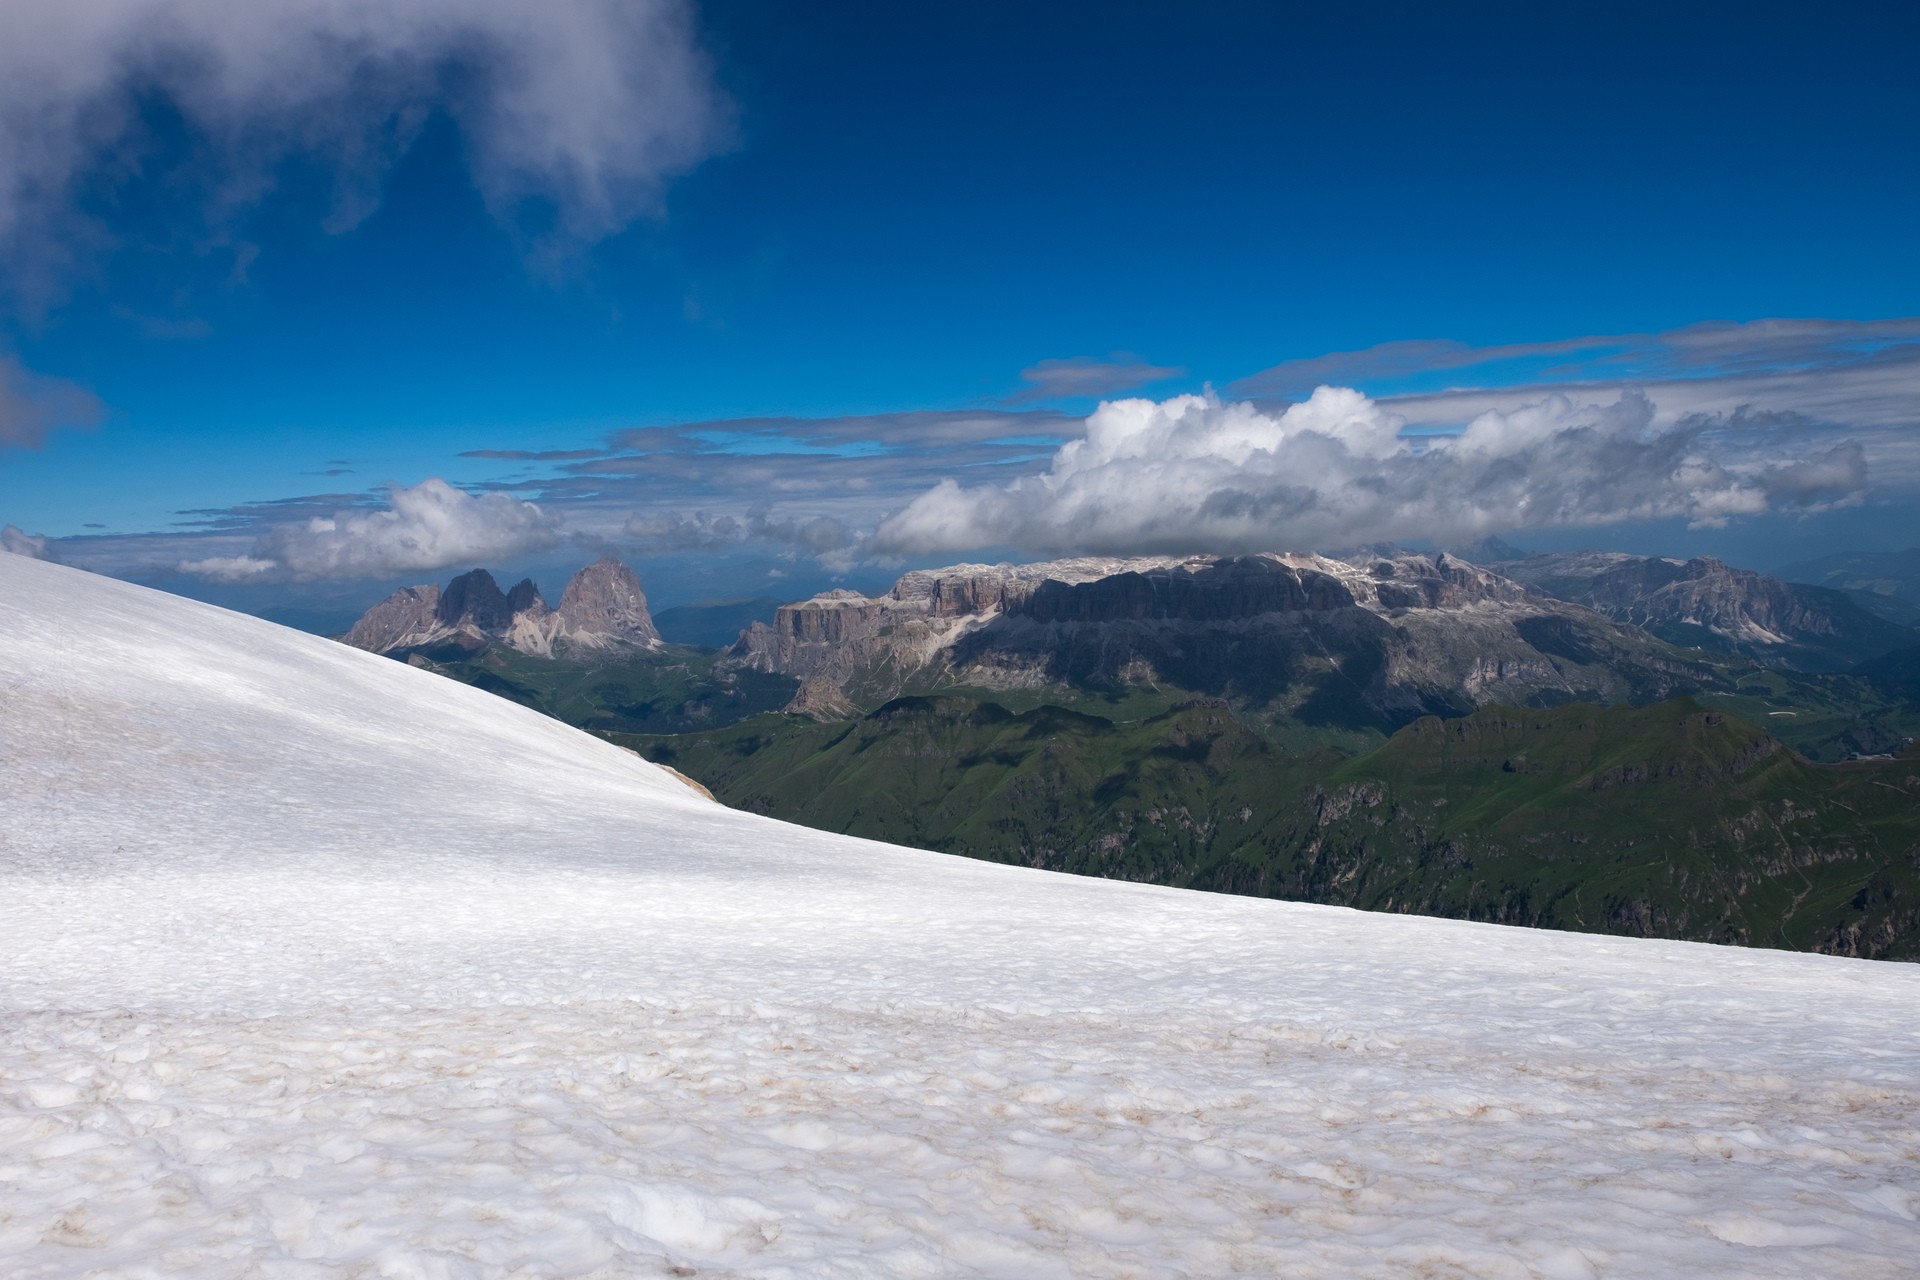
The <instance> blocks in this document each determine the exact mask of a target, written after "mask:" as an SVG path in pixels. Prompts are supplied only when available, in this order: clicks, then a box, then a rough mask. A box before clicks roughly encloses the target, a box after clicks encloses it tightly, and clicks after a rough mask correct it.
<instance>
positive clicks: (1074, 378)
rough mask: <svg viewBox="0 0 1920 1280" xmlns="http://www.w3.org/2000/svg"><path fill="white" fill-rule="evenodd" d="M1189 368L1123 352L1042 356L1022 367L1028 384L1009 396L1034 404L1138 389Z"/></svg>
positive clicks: (1010, 400)
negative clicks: (1100, 355)
mask: <svg viewBox="0 0 1920 1280" xmlns="http://www.w3.org/2000/svg"><path fill="white" fill-rule="evenodd" d="M1186 372H1187V371H1186V370H1185V369H1179V368H1174V367H1171V366H1168V365H1157V364H1148V363H1146V362H1145V361H1142V360H1136V359H1134V358H1132V357H1131V356H1121V355H1116V356H1110V357H1108V358H1107V359H1105V360H1098V359H1095V358H1093V357H1091V356H1072V357H1069V358H1067V359H1064V360H1042V361H1039V362H1038V363H1036V364H1031V365H1028V366H1027V367H1026V368H1024V369H1022V370H1021V371H1020V380H1021V381H1022V382H1024V383H1026V386H1025V387H1024V388H1022V389H1021V390H1019V391H1017V392H1015V393H1014V394H1013V395H1012V396H1010V397H1008V401H1007V402H1008V403H1009V404H1031V403H1036V402H1038V401H1043V400H1064V399H1072V398H1080V397H1094V398H1100V397H1104V396H1111V395H1117V394H1119V393H1120V392H1122V391H1133V390H1137V389H1138V388H1140V387H1146V386H1151V385H1153V384H1154V383H1156V382H1165V381H1167V380H1168V379H1170V378H1179V377H1184V376H1185V375H1186Z"/></svg>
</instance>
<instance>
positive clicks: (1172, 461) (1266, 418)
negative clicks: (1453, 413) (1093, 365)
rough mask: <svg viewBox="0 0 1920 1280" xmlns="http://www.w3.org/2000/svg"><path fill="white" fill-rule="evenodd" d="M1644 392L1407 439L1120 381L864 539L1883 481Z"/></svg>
mask: <svg viewBox="0 0 1920 1280" xmlns="http://www.w3.org/2000/svg"><path fill="white" fill-rule="evenodd" d="M1655 418H1656V414H1655V409H1654V405H1653V402H1652V401H1650V400H1649V399H1647V398H1646V397H1645V396H1644V395H1640V394H1638V393H1633V392H1628V393H1624V394H1622V395H1620V396H1619V398H1618V399H1616V400H1614V401H1613V402H1612V403H1610V404H1595V403H1590V402H1584V401H1578V400H1574V399H1570V398H1568V397H1566V396H1560V395H1554V396H1549V397H1547V398H1545V399H1543V400H1540V401H1538V402H1535V403H1532V404H1527V405H1523V406H1520V407H1518V408H1516V409H1514V410H1511V411H1506V412H1501V411H1491V410H1490V411H1488V412H1485V413H1482V414H1480V415H1479V416H1477V417H1475V418H1474V419H1473V420H1472V421H1471V422H1469V423H1468V424H1467V425H1466V427H1465V428H1464V429H1463V430H1461V431H1460V432H1459V433H1458V434H1455V435H1436V436H1429V437H1424V438H1421V437H1415V438H1412V439H1407V438H1403V437H1402V435H1401V432H1402V430H1403V428H1404V427H1405V426H1406V419H1405V418H1404V417H1403V416H1402V415H1401V414H1399V413H1397V412H1395V411H1394V410H1393V409H1391V408H1388V407H1386V406H1383V405H1381V404H1379V403H1377V402H1375V401H1373V400H1371V399H1369V398H1368V397H1366V396H1364V395H1362V394H1361V393H1360V392H1358V391H1355V390H1353V389H1351V388H1346V387H1328V386H1323V387H1320V388H1319V389H1317V390H1316V391H1315V392H1314V393H1313V394H1312V396H1311V397H1309V398H1308V399H1306V400H1304V401H1302V402H1300V403H1298V404H1294V405H1292V406H1290V407H1288V408H1287V409H1286V410H1284V411H1283V412H1279V413H1272V412H1268V411H1265V410H1262V409H1260V408H1257V407H1256V406H1254V405H1253V404H1251V403H1247V402H1236V403H1229V402H1223V401H1222V400H1220V399H1219V398H1218V397H1216V396H1212V395H1203V396H1202V395H1189V396H1178V397H1175V398H1173V399H1170V400H1165V401H1159V402H1155V401H1151V400H1119V401H1113V402H1110V403H1107V404H1103V405H1102V406H1101V407H1100V408H1099V409H1098V410H1097V411H1096V412H1095V413H1094V414H1093V415H1092V416H1091V417H1090V418H1088V419H1087V427H1086V435H1085V437H1084V438H1082V439H1079V440H1075V441H1072V442H1070V443H1068V444H1066V445H1063V446H1062V447H1061V448H1060V449H1059V450H1058V451H1057V452H1055V454H1054V455H1053V458H1052V460H1051V462H1050V463H1049V465H1048V466H1047V468H1046V469H1045V470H1044V471H1041V472H1040V473H1038V474H1036V475H1029V476H1022V477H1020V478H1019V479H1016V480H1013V481H1011V482H1008V483H1005V484H998V485H981V486H975V487H971V488H969V487H964V486H962V485H960V484H958V483H956V482H954V481H952V480H946V481H942V482H941V483H940V484H939V485H937V486H935V487H934V488H933V489H931V490H929V491H928V492H926V493H924V494H922V495H920V496H919V497H917V498H915V499H914V500H913V501H912V502H911V503H909V504H908V505H907V506H906V507H905V508H904V509H903V510H901V511H899V512H896V513H894V514H893V515H890V516H888V517H887V518H886V519H885V520H883V521H882V522H881V523H880V525H879V527H878V529H877V530H876V532H875V534H874V536H873V538H872V539H871V540H870V541H869V543H868V544H867V546H868V549H869V550H871V551H874V552H880V553H894V554H899V555H924V554H937V553H947V552H960V551H966V550H970V549H974V548H980V547H1001V546H1018V547H1022V548H1026V549H1030V550H1034V551H1039V552H1058V551H1086V552H1101V553H1108V554H1134V553H1156V552H1180V551H1189V550H1192V551H1260V550H1297V549H1307V548H1316V547H1329V546H1339V545H1345V544H1351V543H1357V542H1375V541H1395V540H1414V539H1441V540H1467V539H1472V538H1477V537H1482V536H1485V535H1487V534H1493V533H1510V532H1513V531H1515V530H1520V529H1540V528H1567V527H1581V526H1599V525H1606V524H1616V523H1620V522H1624V521H1628V520H1652V519H1664V518H1671V517H1682V518H1684V519H1686V520H1687V521H1689V522H1690V523H1692V524H1693V525H1695V526H1696V527H1718V526H1721V525H1724V524H1725V523H1726V522H1727V521H1728V520H1729V519H1731V518H1734V517H1738V516H1747V515H1756V514H1760V513H1763V512H1767V511H1777V510H1817V509H1821V508H1824V507H1828V506H1831V505H1833V504H1836V503H1841V502H1847V501H1852V500H1854V499H1855V498H1856V497H1857V495H1858V494H1859V492H1860V490H1861V489H1862V488H1863V487H1864V485H1865V483H1866V464H1865V459H1864V456H1863V454H1862V451H1861V449H1860V447H1859V446H1858V445H1857V444H1853V443H1851V442H1847V443H1840V444H1835V445H1833V446H1831V447H1828V448H1826V449H1824V450H1821V451H1819V452H1817V453H1814V454H1812V455H1793V454H1783V455H1780V456H1772V457H1770V456H1766V455H1765V454H1753V453H1750V454H1748V455H1746V456H1741V457H1738V458H1735V457H1731V456H1727V454H1726V453H1722V452H1720V451H1718V450H1716V449H1715V448H1714V447H1713V444H1714V440H1713V438H1714V437H1715V436H1716V435H1718V436H1719V437H1721V438H1722V439H1724V437H1725V435H1726V434H1727V428H1728V426H1729V424H1728V423H1727V422H1725V421H1724V420H1722V419H1718V418H1712V417H1706V416H1693V417H1688V418H1684V419H1682V420H1680V421H1679V422H1676V423H1672V424H1670V425H1665V426H1659V425H1656V422H1655Z"/></svg>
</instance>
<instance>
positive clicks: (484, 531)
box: [56, 320, 1920, 582]
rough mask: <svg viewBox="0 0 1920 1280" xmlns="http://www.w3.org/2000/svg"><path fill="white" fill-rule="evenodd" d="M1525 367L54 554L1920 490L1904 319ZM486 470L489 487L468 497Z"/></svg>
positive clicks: (339, 509)
mask: <svg viewBox="0 0 1920 1280" xmlns="http://www.w3.org/2000/svg"><path fill="white" fill-rule="evenodd" d="M1416 347H1418V348H1420V351H1418V352H1416V351H1414V350H1413V349H1414V348H1416ZM1428 348H1434V350H1428ZM1442 348H1444V349H1442ZM1549 348H1551V350H1548V349H1549ZM1576 348H1577V351H1576ZM1436 350H1437V351H1438V356H1437V357H1436V355H1435V351H1436ZM1490 350H1491V351H1492V353H1493V354H1492V356H1491V357H1490V356H1489V351H1490ZM1516 350H1517V349H1516V348H1498V349H1486V348H1470V347H1465V346H1464V345H1462V344H1389V347H1388V348H1381V349H1375V350H1374V351H1372V352H1370V353H1342V354H1336V355H1335V356H1330V357H1326V368H1327V369H1331V368H1334V367H1336V366H1338V367H1346V368H1349V369H1350V371H1360V372H1364V369H1358V366H1359V365H1363V364H1365V363H1366V362H1367V361H1374V362H1376V364H1378V363H1380V362H1384V363H1385V364H1387V365H1393V366H1395V367H1401V366H1405V365H1406V364H1407V362H1408V361H1410V360H1412V359H1414V357H1415V356H1416V355H1418V356H1419V358H1420V359H1421V360H1425V361H1427V362H1428V365H1429V366H1432V365H1433V362H1434V361H1435V359H1437V361H1438V365H1439V366H1440V367H1441V371H1442V373H1447V374H1450V373H1453V372H1459V371H1464V372H1474V371H1476V370H1478V371H1479V372H1482V373H1485V372H1486V370H1484V369H1480V365H1481V363H1482V362H1484V361H1485V360H1487V359H1489V358H1492V359H1493V360H1494V362H1495V363H1496V364H1499V363H1500V362H1503V361H1511V360H1513V359H1516V358H1520V357H1517V356H1516V355H1515V351H1516ZM1628 351H1631V352H1632V353H1633V354H1631V357H1630V359H1629V357H1628V356H1626V355H1623V354H1622V352H1628ZM1527 352H1528V353H1529V354H1527V355H1526V356H1525V358H1526V359H1539V358H1546V359H1552V360H1554V361H1556V362H1557V363H1556V364H1554V365H1553V366H1552V367H1551V368H1547V369H1535V370H1533V376H1532V377H1531V378H1530V379H1527V380H1519V381H1515V382H1513V383H1511V384H1510V385H1487V386H1455V387H1447V388H1444V389H1441V390H1437V391H1434V390H1402V391H1400V392H1398V393H1397V394H1390V395H1370V394H1366V393H1363V392H1362V391H1361V390H1358V389H1354V388H1351V387H1343V386H1338V385H1331V384H1328V385H1323V386H1322V387H1321V388H1320V389H1318V390H1315V391H1313V392H1312V393H1311V394H1310V395H1306V396H1304V397H1302V398H1300V399H1298V400H1296V401H1294V402H1292V403H1287V402H1284V401H1275V400H1272V399H1265V398H1261V397H1245V396H1242V397H1234V396H1231V395H1228V396H1216V395H1214V394H1212V393H1208V394H1204V395H1182V396H1175V397H1171V398H1167V399H1161V400H1151V399H1124V400H1114V401H1109V402H1107V403H1105V404H1103V405H1102V406H1101V407H1100V408H1099V409H1098V410H1097V411H1096V412H1095V413H1093V414H1092V415H1091V416H1090V417H1087V418H1084V419H1083V418H1077V417H1073V416H1070V415H1067V414H1064V413H1061V412H1058V411H1057V410H1051V409H1037V408H1015V407H1011V406H1001V407H994V406H983V407H977V408H970V409H949V410H922V411H911V412H898V413H880V414H854V415H845V416H839V417H825V418H793V417H764V418H738V419H718V420H706V421H696V422H687V423H679V424H669V425H648V426H633V427H626V428H621V429H618V430H615V431H612V432H610V433H609V434H608V435H607V436H606V437H605V438H604V439H603V440H602V441H601V442H599V443H598V444H594V443H592V442H591V441H580V440H572V441H566V440H545V441H542V442H540V443H541V444H542V446H543V447H539V448H511V447H503V446H509V445H512V444H513V443H515V442H514V441H512V440H495V441H488V442H484V443H487V444H489V445H492V446H495V447H487V448H476V449H472V450H468V451H467V452H466V453H465V454H464V455H463V458H464V459H465V460H466V461H465V462H464V463H463V465H464V466H466V467H467V468H468V470H467V471H466V473H465V474H466V477H467V478H466V479H465V481H464V483H463V485H462V486H461V487H455V486H452V485H449V484H446V483H444V482H442V481H440V480H433V481H428V482H426V483H423V484H416V485H414V486H412V487H411V488H408V487H396V488H394V489H392V490H381V491H378V492H375V493H370V494H365V495H354V494H330V495H316V496H309V497H303V498H288V499H278V500H273V501H267V502H261V503H257V504H251V505H248V506H243V507H236V508H231V509H220V510H215V511H209V512H193V513H188V514H189V515H191V516H193V517H195V521H196V523H198V524H199V525H200V526H201V529H200V531H184V532H177V533H166V534H154V535H146V536H145V537H144V538H143V537H140V536H135V537H120V538H118V539H117V540H115V539H109V538H102V539H99V540H98V541H92V540H88V539H63V540H61V541H60V543H59V545H58V547H57V548H56V549H57V550H59V551H61V552H62V554H66V555H68V556H69V558H72V559H76V560H80V561H81V562H83V563H98V564H100V565H101V567H106V568H109V569H110V570H113V571H123V570H126V569H129V568H131V567H137V566H138V565H142V564H144V565H149V566H164V567H166V568H169V569H171V568H176V567H185V568H187V569H188V570H189V571H191V572H195V573H199V574H202V575H212V576H216V577H219V578H221V579H223V580H227V581H263V582H264V581H272V580H286V579H297V580H304V581H314V580H320V579H323V578H336V579H337V578H346V577H369V578H372V577H383V576H390V575H393V574H400V573H411V572H427V571H433V570H438V569H440V568H445V567H448V566H451V565H461V564H466V565H471V564H475V563H480V562H483V561H486V560H489V559H492V560H494V561H496V562H497V561H500V560H506V559H510V558H511V557H513V556H515V555H524V554H533V553H537V552H539V551H541V550H543V549H556V548H557V549H561V550H565V549H568V548H573V547H576V546H577V547H579V548H580V549H582V550H584V551H586V552H588V553H590V554H601V553H612V554H616V555H622V554H624V555H631V556H635V557H666V556H680V557H710V558H711V557H746V558H756V557H757V558H759V559H760V560H762V561H767V560H774V561H780V560H805V561H808V562H810V563H812V564H813V565H815V566H816V567H820V568H824V569H825V570H827V571H830V572H835V573H838V572H844V571H846V570H847V569H848V568H849V567H850V566H856V565H860V564H868V565H873V566H887V565H894V564H897V563H899V562H901V561H903V560H910V559H915V558H927V559H931V558H937V557H958V556H960V555H962V554H967V553H972V552H975V551H990V552H992V553H993V554H996V555H1009V556H1023V555H1031V556H1034V557H1038V556H1043V555H1051V554H1056V553H1060V552H1067V551H1088V552H1111V553H1133V552H1172V553H1180V552H1187V551H1234V550H1270V549H1306V548H1321V549H1326V548H1333V547H1340V546H1351V545H1355V544H1360V543H1366V542H1374V541H1401V542H1413V541H1438V542H1442V543H1446V542H1452V543H1456V544H1457V543H1459V542H1462V541H1469V540H1472V539H1475V538H1478V537H1481V536H1484V535H1488V534H1502V535H1524V534H1526V533H1527V532H1528V531H1543V530H1568V529H1593V530H1596V531H1598V530H1603V529H1606V528H1608V527H1610V526H1620V525H1639V526H1645V525H1647V524H1648V522H1669V523H1672V524H1685V525H1689V526H1691V527H1693V528H1694V529H1696V530H1716V529H1728V530H1730V531H1731V532H1730V534H1729V535H1728V536H1731V537H1735V538H1738V537H1741V536H1744V535H1742V534H1741V533H1740V532H1739V531H1740V530H1741V529H1761V528H1763V527H1764V526H1763V525H1761V524H1760V523H1759V522H1761V521H1763V520H1766V519H1769V518H1771V519H1772V520H1774V521H1775V522H1776V524H1777V523H1778V522H1779V521H1780V520H1783V519H1785V520H1797V519H1799V518H1801V517H1806V516H1810V515H1816V514H1819V513H1823V512H1828V511H1834V510H1837V509H1841V508H1847V507H1853V506H1863V507H1865V508H1868V509H1872V508H1876V507H1881V508H1885V509H1887V510H1901V509H1906V508H1907V507H1909V506H1910V504H1911V503H1912V502H1913V501H1914V500H1915V498H1916V496H1920V320H1916V321H1907V320H1901V321H1885V322H1859V323H1855V322H1835V321H1766V322H1759V323H1755V324H1752V325H1736V326H1694V327H1692V328H1690V329H1687V330H1679V331H1675V332H1674V333H1672V334H1665V335H1654V336H1653V337H1651V338H1644V339H1643V338H1637V337H1633V336H1631V335H1629V336H1627V337H1616V338H1582V339H1572V340H1567V341H1566V342H1556V343H1542V344H1534V345H1533V346H1531V347H1529V348H1527ZM1580 352H1584V353H1586V354H1584V355H1582V354H1579V353H1580ZM1543 353H1544V354H1543ZM1623 361H1625V362H1626V366H1625V367H1621V366H1622V362H1623ZM1314 367H1315V369H1316V370H1318V371H1323V372H1324V371H1326V369H1322V368H1321V366H1320V365H1319V364H1316V365H1315V366H1314ZM1645 370H1656V371H1657V372H1658V374H1659V376H1658V377H1654V378H1643V377H1640V376H1638V375H1639V374H1640V373H1641V372H1643V371H1645ZM1427 371H1428V373H1429V374H1431V373H1432V372H1433V369H1432V367H1428V370H1427ZM1403 372H1404V370H1403ZM1507 372H1508V373H1511V370H1510V369H1509V370H1507ZM1076 376H1077V375H1076ZM1284 376H1285V377H1288V378H1290V377H1293V376H1294V374H1292V373H1287V374H1285V375H1284ZM1381 376H1382V377H1385V376H1386V375H1385V374H1382V375H1381ZM1251 381H1252V380H1249V383H1248V384H1235V386H1237V387H1245V386H1248V385H1250V383H1251ZM483 467H486V468H495V470H494V473H493V476H492V478H484V475H483V476H482V478H474V469H476V468H483ZM1663 537H1668V538H1670V537H1671V535H1663ZM1593 540H1594V542H1595V543H1596V544H1602V543H1605V542H1606V541H1607V535H1605V534H1602V533H1599V532H1596V534H1595V535H1594V539H1593ZM1722 545H1724V544H1722ZM1674 549H1676V550H1677V549H1684V548H1682V547H1678V546H1676V547H1675V548H1674ZM764 570H765V566H764V564H763V565H762V568H761V570H760V571H761V572H764Z"/></svg>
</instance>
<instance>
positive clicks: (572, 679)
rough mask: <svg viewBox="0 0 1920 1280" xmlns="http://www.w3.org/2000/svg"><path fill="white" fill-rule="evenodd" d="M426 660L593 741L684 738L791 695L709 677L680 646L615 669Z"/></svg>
mask: <svg viewBox="0 0 1920 1280" xmlns="http://www.w3.org/2000/svg"><path fill="white" fill-rule="evenodd" d="M428 656H430V657H435V658H437V659H438V660H437V661H433V662H432V664H431V665H432V667H433V669H434V670H436V671H438V672H440V673H441V674H443V675H446V676H450V677H452V678H453V679H455V680H459V681H461V682H463V683H466V684H471V685H475V686H477V687H479V688H482V689H485V690H487V691H488V692H489V693H496V694H499V695H500V696H501V697H503V698H509V699H511V700H513V701H515V702H518V703H521V704H522V705H524V706H529V707H532V708H533V709H534V710H536V711H540V712H544V713H545V714H547V715H550V716H552V717H554V718H555V719H556V720H564V721H566V722H567V723H568V724H571V725H577V726H579V727H580V728H583V729H591V730H594V731H595V732H600V733H608V732H625V733H684V732H687V731H690V730H696V729H710V728H713V727H715V726H718V725H726V724H732V723H734V722H735V721H738V720H742V719H746V718H747V717H750V716H756V715H761V714H763V713H766V712H769V711H774V710H776V709H778V708H780V707H782V706H785V705H786V703H787V701H788V699H790V698H792V697H793V691H794V689H795V688H796V687H798V682H797V681H795V680H793V679H792V678H791V677H788V676H777V675H768V674H765V673H763V672H757V671H723V672H718V673H716V672H715V670H714V664H715V662H716V661H717V660H718V658H719V657H720V655H719V653H718V652H716V651H714V650H711V649H696V648H692V647H690V646H685V645H667V646H665V647H664V648H662V649H659V650H657V651H655V652H653V653H647V654H641V655H638V656H634V657H623V658H622V659H621V660H619V661H615V662H587V661H579V660H573V659H551V658H534V657H529V656H527V655H526V654H523V653H519V652H516V651H515V650H513V649H509V648H508V647H507V646H505V645H490V646H488V647H487V648H485V649H483V650H481V651H480V652H479V653H478V654H473V655H467V654H463V653H461V652H460V651H459V650H457V649H451V648H449V649H447V650H444V651H440V652H437V653H435V654H431V655H428Z"/></svg>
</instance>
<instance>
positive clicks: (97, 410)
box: [0, 355, 104, 449]
mask: <svg viewBox="0 0 1920 1280" xmlns="http://www.w3.org/2000/svg"><path fill="white" fill-rule="evenodd" d="M103 412H104V410H103V408H102V406H101V404H100V400H99V398H98V397H97V396H95V395H94V394H93V393H92V392H90V391H88V390H86V389H85V388H84V387H80V386H77V385H76V384H74V383H71V382H67V381H64V380H62V379H60V378H48V377H43V376H41V375H40V374H36V373H33V372H31V371H30V370H28V369H26V368H25V367H24V366H22V365H21V364H20V363H19V362H18V361H17V360H13V359H11V358H10V357H7V356H4V355H0V449H9V448H12V449H37V448H39V447H40V446H41V445H44V444H45V443H46V442H47V436H48V435H49V434H51V433H52V432H54V431H56V430H59V429H61V428H63V427H90V426H93V425H95V424H96V423H98V422H99V421H100V418H101V416H102V414H103Z"/></svg>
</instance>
